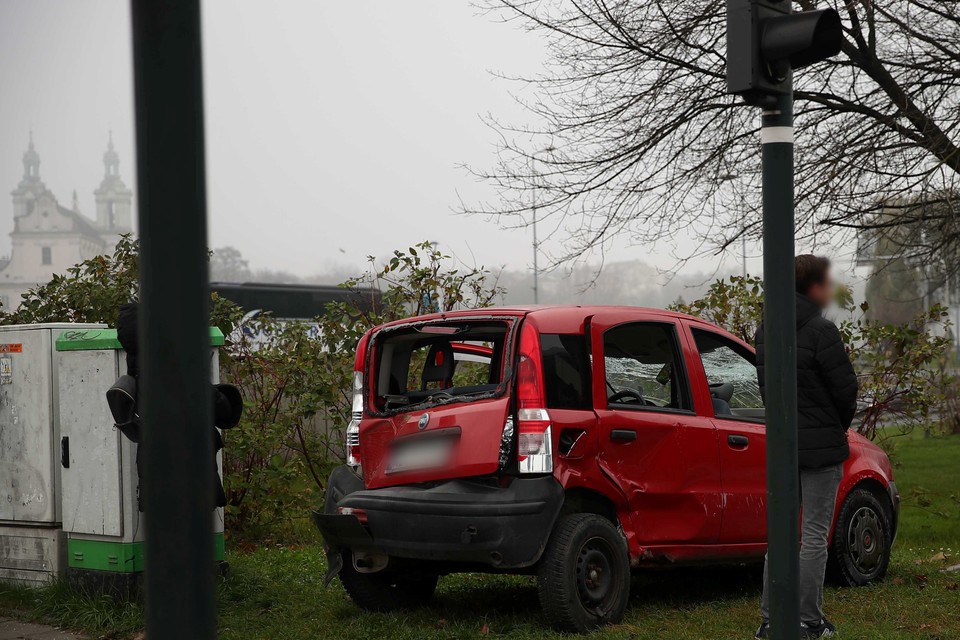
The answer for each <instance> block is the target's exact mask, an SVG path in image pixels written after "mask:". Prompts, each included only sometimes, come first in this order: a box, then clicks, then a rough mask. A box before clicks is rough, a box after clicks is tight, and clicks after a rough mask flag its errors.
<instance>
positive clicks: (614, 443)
mask: <svg viewBox="0 0 960 640" xmlns="http://www.w3.org/2000/svg"><path fill="white" fill-rule="evenodd" d="M590 332H591V346H592V354H593V366H594V382H593V385H594V388H593V397H594V409H595V411H596V413H597V416H598V422H599V426H598V435H599V441H598V448H599V462H600V465H601V468H602V469H603V471H604V472H605V473H606V474H607V475H608V476H609V477H610V478H611V479H612V480H613V481H614V482H616V483H617V484H618V485H619V486H620V489H621V490H622V491H623V493H624V495H625V496H626V498H627V502H628V504H629V508H630V511H631V517H632V519H633V521H634V528H635V530H636V534H637V540H638V541H639V542H640V544H641V545H645V546H655V545H668V544H676V543H681V544H711V543H713V542H715V541H716V540H717V538H718V536H719V533H720V522H721V495H720V462H719V452H718V443H717V434H716V428H715V427H714V425H713V421H712V420H711V419H709V418H706V417H698V416H697V415H696V413H695V412H694V411H693V400H692V394H691V391H690V384H689V378H688V375H687V371H686V367H685V366H684V358H683V352H682V349H681V342H680V339H679V327H678V325H677V322H676V321H675V319H674V318H673V317H672V316H667V315H656V316H653V315H646V316H645V315H643V314H638V313H637V312H636V311H631V310H624V311H610V312H605V313H601V314H597V315H595V316H594V317H593V319H592V321H591V329H590Z"/></svg>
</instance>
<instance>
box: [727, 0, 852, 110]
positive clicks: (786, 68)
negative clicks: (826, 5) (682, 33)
mask: <svg viewBox="0 0 960 640" xmlns="http://www.w3.org/2000/svg"><path fill="white" fill-rule="evenodd" d="M842 44H843V28H842V26H841V24H840V14H838V13H837V12H836V11H835V10H833V9H822V10H818V11H803V12H800V13H793V12H792V11H791V2H790V1H789V0H727V93H732V94H735V95H739V96H741V97H743V99H744V100H745V101H746V102H747V103H749V104H761V103H763V102H764V101H765V100H767V99H769V98H770V97H773V96H777V95H783V94H787V93H790V92H791V91H792V82H791V71H792V70H796V69H800V68H803V67H806V66H808V65H811V64H813V63H815V62H819V61H821V60H826V59H827V58H829V57H831V56H834V55H836V54H838V53H840V47H841V45H842Z"/></svg>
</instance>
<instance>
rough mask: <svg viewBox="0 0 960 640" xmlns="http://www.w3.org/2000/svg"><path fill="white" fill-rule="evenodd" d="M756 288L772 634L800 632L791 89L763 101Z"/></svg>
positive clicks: (779, 639) (793, 638) (778, 637)
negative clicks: (759, 284)
mask: <svg viewBox="0 0 960 640" xmlns="http://www.w3.org/2000/svg"><path fill="white" fill-rule="evenodd" d="M761 142H762V144H763V291H764V308H763V324H764V345H765V358H766V360H765V364H766V379H765V386H766V422H767V530H768V540H769V547H768V551H767V553H768V556H767V563H768V564H767V567H768V581H769V590H768V594H769V597H770V626H771V629H770V631H771V637H772V638H773V639H774V640H797V639H798V638H799V636H800V592H799V591H800V590H799V578H800V562H799V543H798V540H799V537H800V532H799V530H798V523H799V519H800V514H799V511H800V489H799V482H800V478H799V474H798V471H797V469H798V455H797V328H796V321H795V318H796V295H795V293H794V291H795V277H796V276H795V270H794V226H793V223H794V212H793V93H792V91H791V92H788V93H786V94H784V95H779V96H777V97H776V102H775V103H772V104H771V105H770V106H765V107H764V111H763V117H762V129H761Z"/></svg>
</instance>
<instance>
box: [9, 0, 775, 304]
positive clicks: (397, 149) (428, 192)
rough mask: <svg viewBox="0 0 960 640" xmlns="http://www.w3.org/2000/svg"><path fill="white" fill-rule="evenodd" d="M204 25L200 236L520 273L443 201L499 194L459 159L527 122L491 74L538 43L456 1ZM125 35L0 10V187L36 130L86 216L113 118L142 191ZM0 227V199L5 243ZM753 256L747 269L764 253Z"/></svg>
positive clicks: (495, 237) (70, 18) (532, 55)
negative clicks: (505, 127) (204, 201)
mask: <svg viewBox="0 0 960 640" xmlns="http://www.w3.org/2000/svg"><path fill="white" fill-rule="evenodd" d="M203 25H204V42H203V47H204V58H205V59H204V75H205V94H206V95H205V100H206V105H205V113H206V133H207V141H206V153H207V173H208V193H209V227H210V243H211V246H212V247H222V246H234V247H236V248H237V249H239V250H240V251H241V252H242V253H243V254H244V256H245V257H246V258H247V259H248V260H249V262H250V263H251V266H252V267H253V268H255V269H270V270H274V271H288V272H291V273H293V274H297V275H299V276H307V277H309V276H314V275H316V274H325V273H330V274H335V273H343V272H349V271H350V270H356V269H359V268H360V267H361V266H362V265H363V262H364V259H365V257H366V256H368V255H377V256H382V255H385V254H388V253H389V252H390V251H391V250H392V249H394V248H397V247H406V246H409V245H411V244H413V243H415V242H418V241H422V240H432V241H436V242H438V243H439V244H440V245H441V246H442V247H443V248H444V249H445V250H447V251H450V252H452V253H454V254H455V255H456V256H457V257H459V258H461V259H462V260H464V261H466V262H470V263H476V264H484V265H487V266H490V267H494V268H500V267H505V268H506V269H508V270H510V271H514V272H517V273H523V272H525V271H526V272H529V270H530V265H531V262H532V260H531V245H530V242H531V237H530V232H529V230H528V229H509V230H505V229H503V228H501V227H500V226H498V224H497V223H496V222H495V221H491V220H486V219H483V218H479V217H465V216H462V215H458V214H456V213H455V209H456V208H457V206H458V203H459V202H460V200H461V199H462V200H464V201H467V202H474V203H475V202H479V201H484V200H490V199H492V198H493V196H494V194H493V191H492V189H491V188H490V187H489V186H488V185H486V184H481V183H478V182H477V181H476V180H475V179H474V178H472V177H471V176H469V175H468V174H467V172H466V171H464V169H463V168H462V167H461V166H460V165H461V164H462V163H467V164H471V165H474V166H478V167H489V166H491V165H492V164H493V162H494V160H495V156H494V153H495V149H496V143H497V134H496V133H495V132H494V131H492V130H491V129H490V128H489V127H487V126H486V124H485V123H484V121H483V116H485V115H487V114H492V115H494V116H496V117H497V118H498V119H500V120H504V121H507V122H511V123H526V124H536V123H530V122H528V117H529V116H528V115H527V114H526V113H525V112H524V111H523V110H522V109H521V108H520V107H519V106H518V105H517V102H516V97H515V95H514V94H516V93H519V94H520V96H521V97H529V96H527V95H525V94H524V91H525V90H526V89H525V88H524V86H523V85H518V84H516V83H511V82H509V81H506V80H502V79H498V78H496V77H495V76H494V75H493V74H492V73H491V71H497V72H503V73H506V74H510V75H515V74H535V73H536V72H537V71H538V70H539V69H540V68H541V67H542V65H543V63H544V55H545V52H544V49H543V44H542V41H541V40H540V39H539V38H538V36H536V35H533V34H530V33H526V32H523V31H521V30H518V29H517V27H516V26H515V25H514V24H512V23H503V22H500V21H497V20H495V19H493V18H492V17H490V16H487V15H483V14H481V13H479V12H478V11H477V9H476V8H475V7H474V6H471V4H470V3H469V2H467V1H466V0H418V1H417V2H404V3H400V2H388V1H386V0H379V1H375V0H368V1H366V2H315V1H294V0H284V1H283V2H275V3H268V2H262V1H256V0H213V1H210V2H206V3H204V5H203ZM129 32H130V28H129V12H128V6H127V2H126V1H124V0H84V1H83V2H75V1H71V0H30V1H28V0H6V1H5V2H3V3H2V4H0V87H2V95H3V102H2V107H0V109H2V111H0V187H2V188H4V189H6V190H7V192H8V193H9V190H11V189H13V188H14V187H15V186H16V184H17V182H18V180H19V179H20V176H21V174H22V166H21V160H20V159H21V155H22V153H23V151H24V150H25V149H26V145H27V138H28V132H29V131H31V130H32V131H33V135H34V141H35V146H36V150H37V151H38V152H39V154H40V157H41V167H40V175H41V177H42V178H43V180H44V182H45V183H46V185H47V187H48V188H50V189H51V190H52V191H53V192H54V194H55V195H56V196H57V198H58V200H59V201H60V203H61V204H63V205H65V206H70V204H71V202H72V197H73V196H72V193H73V191H74V190H76V191H77V197H78V203H79V208H80V210H81V211H83V212H84V213H86V214H87V215H92V213H93V209H94V205H93V194H92V192H93V189H94V188H95V187H96V185H97V184H98V183H99V180H100V178H101V177H102V175H103V165H102V161H101V157H102V154H103V152H104V150H105V148H106V144H107V136H108V132H109V131H111V130H112V132H113V140H114V143H115V145H116V148H117V151H118V152H119V154H120V159H121V165H120V172H121V175H122V176H123V178H124V180H125V181H126V183H127V184H128V185H129V186H131V187H132V188H133V189H134V191H135V192H136V176H135V171H134V165H135V163H134V143H133V138H134V136H133V107H132V105H133V98H132V75H131V74H132V68H131V59H130V33H129ZM11 229H12V207H11V205H10V203H9V200H6V201H5V203H4V206H0V253H7V252H8V251H9V240H8V238H7V234H8V233H9V231H10V230H11ZM560 241H562V239H560V238H554V239H552V240H550V241H548V243H547V246H545V247H544V253H545V254H550V253H560V251H551V247H550V242H560ZM677 243H678V244H677V246H675V247H670V246H667V245H664V246H658V247H656V248H652V247H632V246H629V244H628V243H627V242H626V241H618V242H615V243H614V244H613V245H611V246H610V247H608V250H607V254H606V256H604V258H605V260H606V262H607V263H610V262H616V261H631V260H638V259H639V260H642V261H643V262H644V263H645V264H646V265H648V266H650V267H652V268H653V269H654V270H657V269H660V270H663V269H668V268H672V267H674V266H675V265H676V259H675V257H674V256H675V255H676V254H679V255H684V251H685V249H686V250H689V248H690V247H691V246H693V244H692V242H690V241H689V240H688V239H683V238H680V239H678V240H677ZM748 253H749V254H751V255H756V254H758V253H759V252H758V250H757V247H755V246H750V247H748ZM589 259H590V260H592V261H594V262H596V263H599V260H600V256H592V257H591V258H589ZM739 265H740V255H739V251H732V252H730V255H728V256H727V257H726V258H725V259H724V260H721V259H720V258H717V257H713V256H708V257H704V258H698V259H696V260H693V261H692V262H690V263H689V264H687V265H686V266H685V267H684V269H685V272H684V274H685V275H686V276H690V274H704V275H703V277H704V278H707V277H709V276H710V275H711V274H714V273H722V272H725V271H729V272H739ZM749 266H750V270H751V271H752V272H759V271H760V266H761V265H760V260H759V259H757V258H755V257H754V258H752V259H751V260H750V262H749ZM654 273H656V271H654ZM693 277H694V279H696V277H697V276H696V275H694V276H693ZM664 281H666V280H664ZM679 293H680V292H679V291H678V294H679ZM571 295H572V294H571Z"/></svg>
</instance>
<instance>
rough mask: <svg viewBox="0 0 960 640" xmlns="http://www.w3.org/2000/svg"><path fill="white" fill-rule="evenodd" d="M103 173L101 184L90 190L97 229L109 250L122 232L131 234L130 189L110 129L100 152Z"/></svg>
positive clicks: (131, 200)
mask: <svg viewBox="0 0 960 640" xmlns="http://www.w3.org/2000/svg"><path fill="white" fill-rule="evenodd" d="M103 166H104V169H105V173H104V176H103V180H102V181H101V182H100V186H99V187H98V188H97V190H96V191H94V192H93V195H94V197H95V198H96V202H97V229H99V230H100V232H101V233H102V234H103V236H104V239H105V240H106V241H107V246H108V248H109V249H112V248H113V246H114V245H115V244H116V242H117V240H119V239H120V238H119V237H120V235H121V234H123V233H131V232H132V231H133V224H132V220H131V212H130V209H131V204H132V202H133V192H132V191H131V190H130V189H128V188H127V186H126V185H125V184H124V183H123V180H121V179H120V156H119V155H118V154H117V152H116V150H115V149H114V148H113V132H111V133H110V141H109V142H108V143H107V151H106V153H104V154H103Z"/></svg>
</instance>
